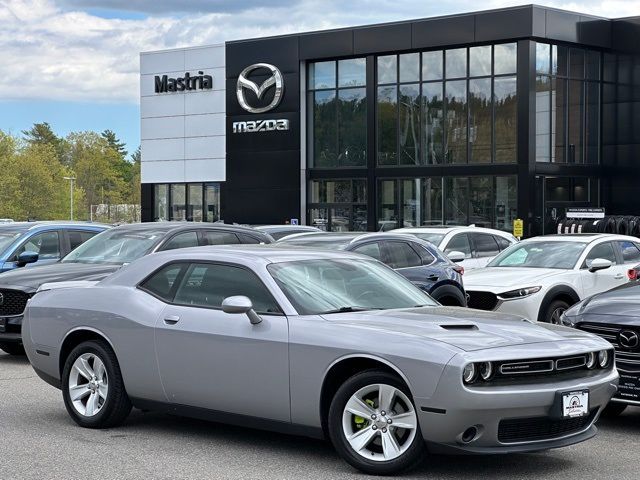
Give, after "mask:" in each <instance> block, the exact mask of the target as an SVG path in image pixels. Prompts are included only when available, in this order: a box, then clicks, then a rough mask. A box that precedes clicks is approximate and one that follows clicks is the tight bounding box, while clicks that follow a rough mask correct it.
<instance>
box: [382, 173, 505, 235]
mask: <svg viewBox="0 0 640 480" xmlns="http://www.w3.org/2000/svg"><path fill="white" fill-rule="evenodd" d="M378 192H379V194H378V230H389V229H392V228H398V227H401V226H403V227H417V226H427V225H469V224H474V225H476V226H478V227H489V228H498V229H500V230H511V229H512V228H513V220H514V219H515V218H516V217H517V179H516V177H515V176H512V175H509V176H481V177H480V176H468V177H458V176H450V177H426V178H395V179H381V180H379V185H378Z"/></svg>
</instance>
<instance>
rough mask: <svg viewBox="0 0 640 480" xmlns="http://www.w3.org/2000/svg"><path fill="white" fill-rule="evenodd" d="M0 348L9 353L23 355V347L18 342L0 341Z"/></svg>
mask: <svg viewBox="0 0 640 480" xmlns="http://www.w3.org/2000/svg"><path fill="white" fill-rule="evenodd" d="M0 350H2V351H4V352H5V353H8V354H9V355H24V354H25V352H24V347H23V346H22V344H20V343H8V342H0Z"/></svg>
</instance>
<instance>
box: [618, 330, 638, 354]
mask: <svg viewBox="0 0 640 480" xmlns="http://www.w3.org/2000/svg"><path fill="white" fill-rule="evenodd" d="M618 343H619V344H620V346H621V347H622V348H626V349H627V350H633V349H635V348H638V346H639V345H640V337H639V336H638V334H637V333H636V332H634V331H633V330H622V331H621V332H620V333H619V334H618Z"/></svg>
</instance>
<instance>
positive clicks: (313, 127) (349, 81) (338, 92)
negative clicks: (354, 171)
mask: <svg viewBox="0 0 640 480" xmlns="http://www.w3.org/2000/svg"><path fill="white" fill-rule="evenodd" d="M365 86H366V59H365V58H354V59H349V60H338V61H330V62H316V63H312V64H310V65H309V82H308V86H307V87H308V92H309V93H308V95H309V99H308V102H309V116H308V119H307V123H308V128H309V132H310V133H311V135H310V136H309V138H310V139H313V140H312V141H311V142H310V143H309V160H310V164H311V165H312V166H313V167H315V168H336V167H366V165H367V92H366V88H365Z"/></svg>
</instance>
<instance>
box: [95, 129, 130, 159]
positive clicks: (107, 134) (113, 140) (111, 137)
mask: <svg viewBox="0 0 640 480" xmlns="http://www.w3.org/2000/svg"><path fill="white" fill-rule="evenodd" d="M100 136H101V137H102V138H104V139H105V140H106V141H107V144H108V145H109V146H110V147H111V148H113V149H114V150H115V151H116V152H118V153H119V154H120V156H121V157H122V158H123V159H124V158H125V157H126V156H127V149H126V148H125V146H126V143H124V142H121V141H120V140H119V139H118V137H117V136H116V134H115V132H113V131H112V130H104V131H103V132H102V133H101V134H100Z"/></svg>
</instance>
